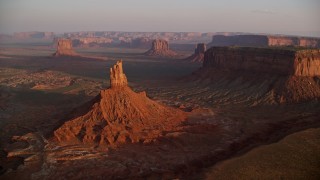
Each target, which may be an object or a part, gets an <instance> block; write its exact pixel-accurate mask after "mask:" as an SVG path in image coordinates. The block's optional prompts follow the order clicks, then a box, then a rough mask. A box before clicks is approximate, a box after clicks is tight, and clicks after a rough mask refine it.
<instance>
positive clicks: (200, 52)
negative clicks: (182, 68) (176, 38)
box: [186, 43, 207, 62]
mask: <svg viewBox="0 0 320 180" xmlns="http://www.w3.org/2000/svg"><path fill="white" fill-rule="evenodd" d="M206 50H207V46H206V45H205V44H204V43H199V44H197V46H196V49H195V50H194V54H192V55H191V56H190V57H187V58H186V60H187V61H191V62H203V59H204V53H205V51H206Z"/></svg>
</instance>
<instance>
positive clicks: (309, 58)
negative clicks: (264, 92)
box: [203, 47, 320, 76]
mask: <svg viewBox="0 0 320 180" xmlns="http://www.w3.org/2000/svg"><path fill="white" fill-rule="evenodd" d="M203 67H214V68H222V69H230V70H240V71H250V72H258V73H270V74H280V75H293V76H320V50H300V51H296V50H284V49H272V48H237V47H213V48H210V49H209V50H207V51H206V53H205V58H204V62H203Z"/></svg>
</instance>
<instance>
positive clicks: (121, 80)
mask: <svg viewBox="0 0 320 180" xmlns="http://www.w3.org/2000/svg"><path fill="white" fill-rule="evenodd" d="M126 86H128V80H127V77H126V75H125V74H124V73H123V69H122V61H117V63H116V64H115V65H114V66H113V67H112V68H110V87H111V88H121V87H126Z"/></svg>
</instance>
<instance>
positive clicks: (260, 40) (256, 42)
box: [209, 35, 320, 48]
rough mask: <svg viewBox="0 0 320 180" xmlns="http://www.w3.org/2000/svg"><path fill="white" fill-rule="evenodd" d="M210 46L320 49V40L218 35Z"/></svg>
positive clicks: (213, 38)
mask: <svg viewBox="0 0 320 180" xmlns="http://www.w3.org/2000/svg"><path fill="white" fill-rule="evenodd" d="M209 46H248V47H267V46H301V47H312V48H317V47H320V39H319V38H305V37H289V36H268V35H235V36H224V35H216V36H213V37H212V42H211V43H209Z"/></svg>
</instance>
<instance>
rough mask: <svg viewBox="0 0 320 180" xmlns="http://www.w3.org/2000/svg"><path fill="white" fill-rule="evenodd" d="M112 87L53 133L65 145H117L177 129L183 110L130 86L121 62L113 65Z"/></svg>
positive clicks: (183, 116) (147, 139)
mask: <svg viewBox="0 0 320 180" xmlns="http://www.w3.org/2000/svg"><path fill="white" fill-rule="evenodd" d="M110 84H111V88H109V89H106V90H102V91H101V92H100V95H99V96H98V97H97V98H96V99H97V100H96V102H95V103H94V104H93V106H92V108H91V110H89V111H88V112H87V113H86V114H85V115H83V116H80V117H77V118H75V119H71V120H69V121H67V122H65V123H64V124H63V125H62V126H61V127H60V128H58V129H57V130H56V131H55V132H54V137H55V139H56V140H57V141H58V142H60V143H62V144H77V143H85V144H99V145H107V146H109V145H118V144H123V143H137V142H150V141H152V139H154V138H157V137H159V136H161V133H162V132H163V131H170V130H172V129H174V128H176V127H177V126H178V125H179V124H181V122H182V121H183V120H184V119H185V114H184V112H182V111H180V110H177V109H173V108H171V107H165V106H163V105H161V104H159V103H157V102H155V101H152V100H151V99H149V98H148V97H147V96H146V93H145V92H140V93H135V92H133V91H132V90H131V88H130V87H128V86H127V78H126V76H125V74H124V73H123V69H122V61H118V62H117V63H116V64H115V65H114V66H113V67H112V68H110Z"/></svg>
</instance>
